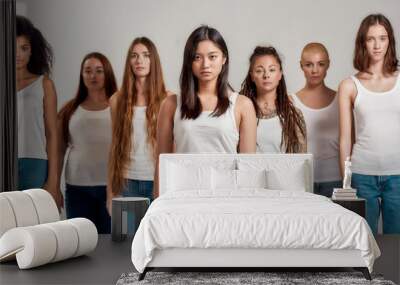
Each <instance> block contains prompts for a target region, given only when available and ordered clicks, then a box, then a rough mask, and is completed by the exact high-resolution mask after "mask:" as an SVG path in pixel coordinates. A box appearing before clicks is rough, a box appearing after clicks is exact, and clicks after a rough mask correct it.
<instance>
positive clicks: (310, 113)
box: [293, 42, 342, 197]
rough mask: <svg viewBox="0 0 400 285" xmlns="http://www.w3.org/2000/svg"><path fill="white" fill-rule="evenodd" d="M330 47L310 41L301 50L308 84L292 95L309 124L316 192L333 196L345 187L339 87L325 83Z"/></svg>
mask: <svg viewBox="0 0 400 285" xmlns="http://www.w3.org/2000/svg"><path fill="white" fill-rule="evenodd" d="M329 64H330V61H329V54H328V50H327V49H326V48H325V46H324V45H323V44H321V43H314V42H313V43H308V44H307V45H306V46H305V47H304V48H303V51H302V53H301V60H300V68H301V69H302V71H303V73H304V77H305V79H306V83H305V86H304V87H303V88H302V89H301V90H300V91H298V92H297V93H296V94H294V95H293V99H294V103H295V106H296V107H297V108H299V109H300V110H301V112H302V113H303V116H304V119H305V122H306V126H307V146H308V151H309V152H310V153H312V154H313V156H314V193H316V194H320V195H324V196H327V197H331V196H332V192H333V188H340V187H342V182H341V175H340V170H339V112H338V108H339V106H338V99H337V97H338V96H336V91H334V90H332V89H330V88H329V87H327V86H326V85H325V77H326V74H327V71H328V68H329Z"/></svg>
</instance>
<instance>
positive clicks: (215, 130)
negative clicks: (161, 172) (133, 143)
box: [155, 26, 256, 197]
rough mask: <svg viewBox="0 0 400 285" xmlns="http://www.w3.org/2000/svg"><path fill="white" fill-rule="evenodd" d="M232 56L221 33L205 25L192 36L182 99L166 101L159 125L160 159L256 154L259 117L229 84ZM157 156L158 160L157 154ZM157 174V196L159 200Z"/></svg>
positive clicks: (182, 82)
mask: <svg viewBox="0 0 400 285" xmlns="http://www.w3.org/2000/svg"><path fill="white" fill-rule="evenodd" d="M228 70H229V54H228V48H227V46H226V43H225V41H224V39H223V38H222V36H221V34H220V33H219V32H218V31H217V30H216V29H214V28H211V27H208V26H201V27H199V28H197V29H196V30H194V31H193V32H192V33H191V35H190V36H189V38H188V40H187V42H186V46H185V50H184V58H183V65H182V71H181V76H180V89H181V90H180V94H179V96H169V97H167V98H166V99H165V100H164V102H163V103H162V105H161V109H160V115H159V120H158V128H157V131H158V135H157V143H158V154H160V153H171V152H173V149H174V144H175V149H176V152H180V153H212V152H214V153H236V152H237V151H239V152H241V153H253V152H255V150H256V149H255V146H256V116H255V111H254V107H253V105H252V103H251V101H250V100H249V99H248V98H246V97H245V96H241V95H238V94H237V93H234V92H233V91H232V89H231V88H230V86H229V83H228ZM157 157H158V155H157ZM157 181H158V174H157V172H156V176H155V183H156V186H155V196H156V197H157V196H158V185H157Z"/></svg>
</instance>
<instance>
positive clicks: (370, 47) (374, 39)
mask: <svg viewBox="0 0 400 285" xmlns="http://www.w3.org/2000/svg"><path fill="white" fill-rule="evenodd" d="M365 46H366V48H367V52H368V56H369V58H370V59H371V61H372V62H379V61H383V60H384V59H385V55H386V52H387V50H388V47H389V36H388V33H387V31H386V29H385V27H384V26H382V25H380V24H376V25H373V26H370V27H369V29H368V32H367V35H366V39H365Z"/></svg>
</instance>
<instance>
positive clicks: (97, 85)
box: [58, 52, 117, 234]
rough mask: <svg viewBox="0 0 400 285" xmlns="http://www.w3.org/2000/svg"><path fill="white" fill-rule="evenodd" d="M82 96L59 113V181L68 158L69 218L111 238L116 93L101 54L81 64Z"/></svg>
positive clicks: (67, 201) (94, 54)
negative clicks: (111, 158) (110, 184)
mask: <svg viewBox="0 0 400 285" xmlns="http://www.w3.org/2000/svg"><path fill="white" fill-rule="evenodd" d="M79 78H80V80H79V86H78V91H77V92H76V96H75V98H74V99H72V100H70V101H69V102H67V104H66V105H65V106H64V107H63V108H62V109H61V110H60V112H59V127H58V131H59V140H58V141H59V151H60V156H59V157H60V161H59V170H60V172H59V179H58V180H59V181H60V178H61V170H62V168H63V164H64V163H63V162H64V156H65V153H66V151H67V149H68V150H69V151H68V155H67V157H66V164H65V181H66V190H65V206H66V207H65V208H66V213H67V218H68V219H71V218H77V217H84V218H87V219H89V220H91V221H92V222H93V223H94V224H95V225H96V228H97V231H98V232H99V233H102V234H107V233H110V231H111V219H110V215H109V214H108V212H107V209H106V197H107V192H106V188H107V160H108V154H109V148H110V145H111V114H110V110H109V109H110V108H109V98H110V97H111V95H112V94H113V93H114V92H115V91H116V90H117V84H116V80H115V76H114V72H113V69H112V67H111V64H110V62H109V61H108V59H107V58H106V57H105V56H104V55H103V54H101V53H98V52H93V53H89V54H88V55H86V56H85V57H84V58H83V60H82V63H81V68H80V76H79Z"/></svg>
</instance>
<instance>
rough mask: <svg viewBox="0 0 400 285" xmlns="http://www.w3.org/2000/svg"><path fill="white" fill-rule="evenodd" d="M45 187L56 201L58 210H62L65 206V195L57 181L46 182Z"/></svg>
mask: <svg viewBox="0 0 400 285" xmlns="http://www.w3.org/2000/svg"><path fill="white" fill-rule="evenodd" d="M43 188H44V189H45V190H46V191H47V192H49V193H50V194H51V196H52V197H53V199H54V201H55V202H56V205H57V208H58V211H59V212H61V208H64V197H63V194H62V193H61V190H60V188H59V187H57V185H56V184H55V183H49V182H48V181H47V182H46V183H45V184H44V186H43Z"/></svg>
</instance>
